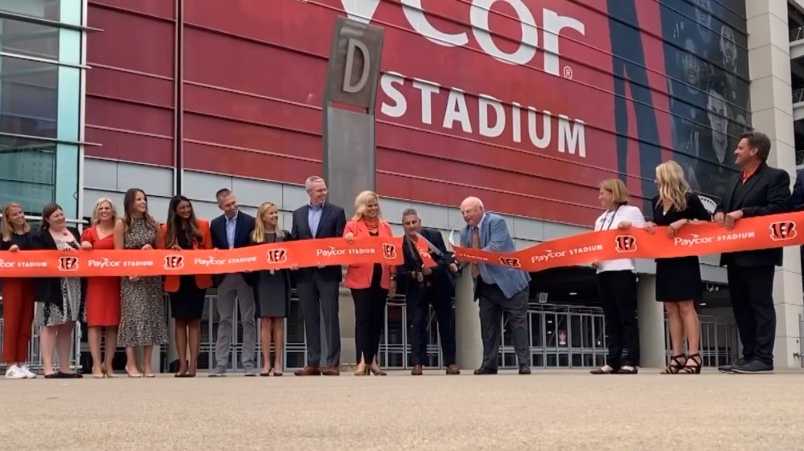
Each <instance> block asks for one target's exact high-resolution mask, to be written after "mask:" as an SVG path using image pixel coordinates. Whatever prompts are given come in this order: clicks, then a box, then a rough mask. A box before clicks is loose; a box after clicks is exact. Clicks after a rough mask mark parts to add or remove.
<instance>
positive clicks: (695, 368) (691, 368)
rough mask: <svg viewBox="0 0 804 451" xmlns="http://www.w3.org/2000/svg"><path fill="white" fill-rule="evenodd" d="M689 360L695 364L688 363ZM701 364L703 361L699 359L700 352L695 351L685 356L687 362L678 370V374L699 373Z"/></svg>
mask: <svg viewBox="0 0 804 451" xmlns="http://www.w3.org/2000/svg"><path fill="white" fill-rule="evenodd" d="M690 360H692V361H693V362H695V365H689V363H690ZM702 366H703V362H702V361H701V354H699V353H697V352H696V353H695V354H690V355H688V356H687V362H686V363H685V364H684V367H683V368H681V369H680V370H679V371H678V372H679V374H701V367H702Z"/></svg>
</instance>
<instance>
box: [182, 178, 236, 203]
mask: <svg viewBox="0 0 804 451" xmlns="http://www.w3.org/2000/svg"><path fill="white" fill-rule="evenodd" d="M232 185H233V183H232V177H227V176H223V175H217V174H206V173H203V172H193V171H184V175H183V179H182V194H184V195H185V196H187V197H188V198H190V199H191V200H194V201H195V200H202V201H205V202H212V203H216V204H217V203H218V201H217V199H215V193H216V192H217V191H218V190H219V189H221V188H229V189H232ZM235 194H237V195H238V197H239V194H238V193H237V192H235Z"/></svg>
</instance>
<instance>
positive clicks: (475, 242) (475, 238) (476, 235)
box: [472, 227, 480, 279]
mask: <svg viewBox="0 0 804 451" xmlns="http://www.w3.org/2000/svg"><path fill="white" fill-rule="evenodd" d="M472 247H473V248H475V249H480V230H479V229H478V228H477V227H472ZM479 275H480V267H479V266H478V265H477V263H472V278H473V279H476V278H477V276H479Z"/></svg>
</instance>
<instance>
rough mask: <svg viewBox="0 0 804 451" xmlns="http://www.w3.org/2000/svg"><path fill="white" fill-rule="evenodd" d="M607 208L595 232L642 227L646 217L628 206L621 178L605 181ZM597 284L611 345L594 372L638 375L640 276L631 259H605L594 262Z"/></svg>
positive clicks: (602, 201) (602, 200)
mask: <svg viewBox="0 0 804 451" xmlns="http://www.w3.org/2000/svg"><path fill="white" fill-rule="evenodd" d="M597 198H598V200H599V201H600V205H601V206H602V207H603V208H604V209H605V211H604V212H603V214H602V215H600V216H599V217H598V218H597V220H596V221H595V231H603V230H618V229H619V230H623V231H625V230H628V229H629V228H631V227H642V226H643V225H644V223H645V218H644V216H642V211H640V209H639V208H637V207H635V206H633V205H628V189H627V188H626V187H625V184H624V183H623V182H622V180H620V179H609V180H604V181H603V182H602V183H601V184H600V191H599V194H598V196H597ZM594 266H595V268H596V269H597V287H598V293H599V296H600V301H601V302H602V303H603V313H604V316H605V319H606V337H607V344H608V348H609V352H608V357H607V358H606V364H605V365H603V366H602V367H600V368H595V369H593V370H592V371H591V372H592V374H612V373H617V374H636V373H637V371H638V366H639V345H638V342H639V330H638V328H637V320H636V308H637V278H636V274H635V273H634V261H633V260H632V259H630V258H619V259H614V260H605V261H601V262H597V263H595V264H594Z"/></svg>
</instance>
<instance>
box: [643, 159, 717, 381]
mask: <svg viewBox="0 0 804 451" xmlns="http://www.w3.org/2000/svg"><path fill="white" fill-rule="evenodd" d="M656 185H657V187H658V189H659V195H658V196H656V197H654V198H653V200H652V202H651V204H652V205H653V222H648V223H647V224H646V228H647V229H649V230H652V229H653V228H654V227H655V226H657V225H659V226H667V229H666V230H667V234H668V236H670V237H671V238H672V237H675V236H676V234H677V233H678V231H679V230H680V229H681V228H682V227H684V226H685V225H686V224H689V223H693V222H696V221H708V220H709V219H710V214H709V212H707V211H706V208H704V206H703V203H701V200H700V199H699V198H698V196H696V195H695V194H693V193H691V192H690V187H689V185H688V184H687V181H686V180H685V179H684V170H683V169H681V166H679V164H678V163H676V162H675V161H665V162H664V163H662V164H660V165H659V166H657V167H656ZM702 287H703V283H702V282H701V267H700V265H699V263H698V257H695V256H691V257H677V258H657V259H656V300H657V301H659V302H662V303H664V308H665V311H666V312H667V319H668V322H669V327H670V343H671V347H672V355H671V357H670V364H669V365H668V366H667V368H665V370H664V373H665V374H679V373H681V374H699V373H700V372H701V355H700V353H699V352H698V348H699V345H700V336H701V332H700V323H699V321H698V313H697V312H696V311H695V300H696V299H700V298H701V293H702V290H701V289H702ZM685 336H686V337H687V355H686V356H685V355H684V337H685Z"/></svg>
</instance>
